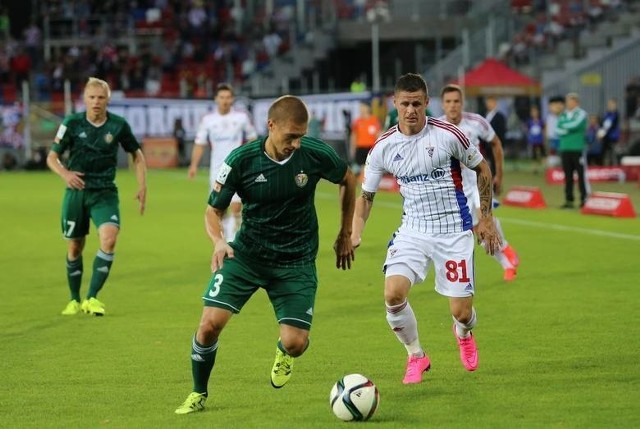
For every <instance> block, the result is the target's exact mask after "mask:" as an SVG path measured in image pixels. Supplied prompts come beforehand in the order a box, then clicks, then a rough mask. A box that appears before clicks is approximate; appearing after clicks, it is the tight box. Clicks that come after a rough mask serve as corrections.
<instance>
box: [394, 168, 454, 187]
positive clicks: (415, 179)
mask: <svg viewBox="0 0 640 429" xmlns="http://www.w3.org/2000/svg"><path fill="white" fill-rule="evenodd" d="M444 174H445V173H444V170H443V169H442V168H436V169H435V170H433V171H432V172H431V173H427V174H417V175H415V176H398V180H399V181H400V182H401V183H403V184H406V183H420V182H428V181H430V180H439V179H442V178H443V177H444Z"/></svg>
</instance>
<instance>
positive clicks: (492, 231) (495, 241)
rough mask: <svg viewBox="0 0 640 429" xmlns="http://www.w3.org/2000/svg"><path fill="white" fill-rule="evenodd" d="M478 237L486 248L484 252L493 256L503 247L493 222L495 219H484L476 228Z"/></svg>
mask: <svg viewBox="0 0 640 429" xmlns="http://www.w3.org/2000/svg"><path fill="white" fill-rule="evenodd" d="M476 235H477V237H478V243H479V244H481V245H482V246H483V247H484V250H485V251H486V252H487V253H488V254H490V255H493V254H494V253H495V252H496V251H497V250H499V249H500V246H501V245H502V240H501V239H500V235H499V234H498V230H497V229H496V225H495V223H494V221H493V217H492V216H490V217H483V218H481V219H480V222H478V225H477V226H476Z"/></svg>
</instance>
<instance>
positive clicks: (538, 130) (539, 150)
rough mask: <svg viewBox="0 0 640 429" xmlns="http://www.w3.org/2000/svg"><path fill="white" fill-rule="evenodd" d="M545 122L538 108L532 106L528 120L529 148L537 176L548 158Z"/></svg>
mask: <svg viewBox="0 0 640 429" xmlns="http://www.w3.org/2000/svg"><path fill="white" fill-rule="evenodd" d="M544 134H545V126H544V121H543V120H542V118H540V110H539V109H538V106H531V109H530V110H529V119H527V146H528V147H529V151H530V153H531V159H532V160H533V173H534V174H537V173H538V170H539V169H540V167H541V166H542V164H543V161H544V157H545V156H546V153H545V149H544Z"/></svg>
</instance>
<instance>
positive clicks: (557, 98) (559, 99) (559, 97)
mask: <svg viewBox="0 0 640 429" xmlns="http://www.w3.org/2000/svg"><path fill="white" fill-rule="evenodd" d="M549 103H563V104H564V97H563V96H562V95H554V96H553V97H550V98H549Z"/></svg>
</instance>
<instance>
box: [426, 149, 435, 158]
mask: <svg viewBox="0 0 640 429" xmlns="http://www.w3.org/2000/svg"><path fill="white" fill-rule="evenodd" d="M434 150H435V148H434V147H428V148H427V155H429V158H433V151H434Z"/></svg>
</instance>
